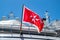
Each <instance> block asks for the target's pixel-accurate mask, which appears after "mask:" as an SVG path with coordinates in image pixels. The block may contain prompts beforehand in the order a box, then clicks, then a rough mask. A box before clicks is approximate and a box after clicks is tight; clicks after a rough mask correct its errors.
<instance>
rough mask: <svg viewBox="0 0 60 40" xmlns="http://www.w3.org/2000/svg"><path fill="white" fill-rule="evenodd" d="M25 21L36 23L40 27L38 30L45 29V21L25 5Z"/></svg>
mask: <svg viewBox="0 0 60 40" xmlns="http://www.w3.org/2000/svg"><path fill="white" fill-rule="evenodd" d="M23 21H25V22H29V23H31V24H34V25H35V26H36V27H37V28H38V32H41V31H42V29H43V25H44V23H43V21H42V19H41V18H40V17H39V15H37V14H36V13H35V12H33V11H32V10H30V9H28V8H27V7H25V6H24V9H23Z"/></svg>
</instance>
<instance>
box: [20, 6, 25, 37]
mask: <svg viewBox="0 0 60 40" xmlns="http://www.w3.org/2000/svg"><path fill="white" fill-rule="evenodd" d="M23 7H24V5H23V6H22V14H21V26H20V37H23V34H22V19H23Z"/></svg>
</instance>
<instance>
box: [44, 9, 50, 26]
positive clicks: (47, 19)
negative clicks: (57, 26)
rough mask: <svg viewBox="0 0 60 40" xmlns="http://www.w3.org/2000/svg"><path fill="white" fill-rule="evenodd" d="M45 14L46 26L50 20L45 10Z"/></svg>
mask: <svg viewBox="0 0 60 40" xmlns="http://www.w3.org/2000/svg"><path fill="white" fill-rule="evenodd" d="M45 16H46V26H47V25H48V24H49V22H50V16H48V11H47V10H46V12H45Z"/></svg>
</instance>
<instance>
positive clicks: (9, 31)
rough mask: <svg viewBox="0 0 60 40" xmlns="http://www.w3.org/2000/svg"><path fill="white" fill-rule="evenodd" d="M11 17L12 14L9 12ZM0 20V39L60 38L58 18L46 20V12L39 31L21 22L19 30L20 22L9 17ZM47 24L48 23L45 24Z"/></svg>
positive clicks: (34, 39) (58, 39) (43, 39)
mask: <svg viewBox="0 0 60 40" xmlns="http://www.w3.org/2000/svg"><path fill="white" fill-rule="evenodd" d="M10 16H12V17H11V18H13V14H11V15H10ZM3 19H4V20H1V21H0V40H60V20H55V21H53V22H50V23H49V21H48V15H47V12H46V19H44V18H43V20H45V21H44V22H45V25H44V29H43V31H42V32H41V33H38V32H37V28H35V27H34V26H31V25H29V26H28V24H27V25H26V24H24V23H23V24H22V30H20V27H21V22H20V21H19V20H17V19H18V18H17V19H12V20H11V19H9V20H5V17H3ZM47 24H48V25H47Z"/></svg>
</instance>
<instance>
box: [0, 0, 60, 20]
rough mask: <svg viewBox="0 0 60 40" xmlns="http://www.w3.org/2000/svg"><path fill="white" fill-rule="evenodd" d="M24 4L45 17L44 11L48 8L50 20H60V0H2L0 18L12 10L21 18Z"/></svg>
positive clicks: (0, 2)
mask: <svg viewBox="0 0 60 40" xmlns="http://www.w3.org/2000/svg"><path fill="white" fill-rule="evenodd" d="M23 4H24V5H25V6H26V7H28V8H29V9H31V10H32V11H34V12H36V13H37V14H38V15H39V16H40V17H41V18H43V17H45V15H44V13H45V11H46V10H48V12H49V16H50V20H55V19H59V20H60V0H0V19H1V18H2V16H8V14H9V13H10V12H11V11H12V12H13V13H14V15H15V16H17V17H20V19H21V14H22V6H23Z"/></svg>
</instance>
